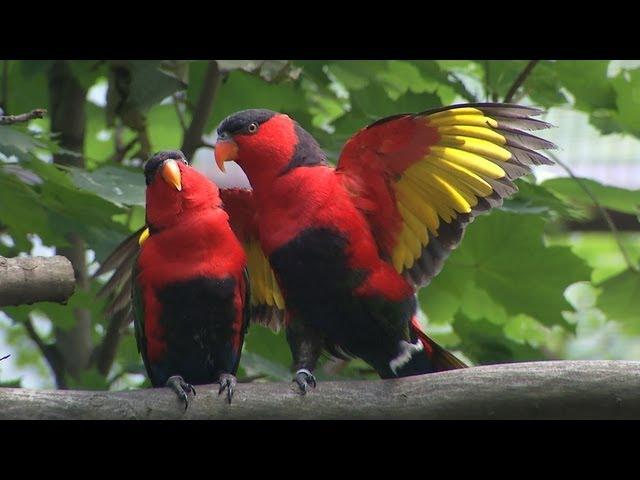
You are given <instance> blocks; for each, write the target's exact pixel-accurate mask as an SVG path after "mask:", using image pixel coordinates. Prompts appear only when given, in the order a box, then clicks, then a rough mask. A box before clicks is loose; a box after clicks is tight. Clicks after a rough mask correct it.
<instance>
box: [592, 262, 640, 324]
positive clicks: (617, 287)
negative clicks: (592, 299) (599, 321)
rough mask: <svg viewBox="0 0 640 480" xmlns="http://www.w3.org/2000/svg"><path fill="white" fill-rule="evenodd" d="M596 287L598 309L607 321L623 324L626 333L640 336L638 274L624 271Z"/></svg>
mask: <svg viewBox="0 0 640 480" xmlns="http://www.w3.org/2000/svg"><path fill="white" fill-rule="evenodd" d="M598 287H599V288H600V289H601V290H602V293H601V294H600V296H599V297H598V303H597V305H598V308H599V309H600V310H602V311H603V312H604V313H605V314H606V315H607V317H608V318H609V319H611V320H616V321H619V322H621V323H623V324H624V326H625V327H626V329H627V331H628V332H630V333H634V334H640V272H637V271H635V270H625V271H624V272H622V273H620V274H619V275H616V276H615V277H612V278H609V279H608V280H605V281H604V282H602V283H601V284H599V285H598Z"/></svg>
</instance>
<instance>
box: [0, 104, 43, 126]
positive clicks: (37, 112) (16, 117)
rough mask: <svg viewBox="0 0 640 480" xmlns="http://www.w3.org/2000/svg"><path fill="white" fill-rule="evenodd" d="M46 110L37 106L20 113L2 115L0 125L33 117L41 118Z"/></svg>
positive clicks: (24, 120) (25, 120)
mask: <svg viewBox="0 0 640 480" xmlns="http://www.w3.org/2000/svg"><path fill="white" fill-rule="evenodd" d="M46 113H47V111H46V110H45V109H43V108H37V109H35V110H31V111H30V112H27V113H21V114H20V115H2V116H0V125H12V124H14V123H22V122H28V121H29V120H33V119H34V118H43V117H44V116H45V114H46Z"/></svg>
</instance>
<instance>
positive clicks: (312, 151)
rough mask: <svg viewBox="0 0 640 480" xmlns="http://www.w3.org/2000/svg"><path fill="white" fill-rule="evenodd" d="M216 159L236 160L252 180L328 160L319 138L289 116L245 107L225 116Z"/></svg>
mask: <svg viewBox="0 0 640 480" xmlns="http://www.w3.org/2000/svg"><path fill="white" fill-rule="evenodd" d="M215 155H216V162H217V163H218V166H219V167H220V170H222V171H224V162H228V161H232V160H233V161H235V162H237V163H238V164H239V165H240V167H242V169H243V170H244V172H245V173H246V175H247V177H248V178H249V182H251V184H252V186H253V187H254V188H256V183H257V184H260V183H263V182H269V181H271V180H272V179H273V178H275V177H276V176H278V175H281V174H283V173H285V172H286V171H288V170H290V169H292V168H295V167H300V166H310V165H316V164H324V163H326V157H325V155H324V153H323V152H322V150H321V148H320V146H319V145H318V143H317V142H316V141H315V139H314V138H313V137H312V136H311V135H310V134H309V133H307V132H306V131H305V130H304V129H303V128H302V127H301V126H300V125H298V123H297V122H295V121H294V120H292V119H291V118H290V117H289V116H287V115H284V114H282V113H277V112H273V111H271V110H264V109H254V110H243V111H241V112H237V113H234V114H233V115H230V116H229V117H227V118H225V119H224V120H223V121H222V123H221V124H220V126H219V127H218V140H217V142H216V146H215Z"/></svg>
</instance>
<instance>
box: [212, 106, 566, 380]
mask: <svg viewBox="0 0 640 480" xmlns="http://www.w3.org/2000/svg"><path fill="white" fill-rule="evenodd" d="M539 113H541V111H540V110H538V109H535V108H530V107H524V106H518V105H509V104H491V103H486V104H468V105H456V106H451V107H445V108H440V109H437V110H430V111H426V112H422V113H418V114H401V115H395V116H392V117H388V118H384V119H382V120H379V121H377V122H375V123H373V124H371V125H369V126H368V127H366V128H363V129H362V130H360V131H359V132H357V133H356V134H355V135H354V136H353V137H352V138H350V139H349V140H348V141H347V143H346V144H345V146H344V148H343V150H342V153H341V155H340V158H339V161H338V164H337V167H336V168H334V167H332V166H330V165H329V164H328V163H327V160H326V156H325V154H324V152H323V151H322V150H321V148H320V147H319V145H318V143H317V142H316V141H315V139H314V138H313V137H312V136H311V135H310V134H309V133H308V132H306V131H305V130H304V129H303V128H302V127H300V125H299V124H297V123H296V122H295V121H294V120H292V119H291V118H289V117H288V116H287V115H284V114H280V113H276V112H273V111H270V110H245V111H242V112H238V113H236V114H233V115H231V116H229V117H227V118H226V119H225V120H223V121H222V123H221V124H220V126H219V128H218V140H217V143H216V146H215V156H216V161H217V162H218V165H219V167H220V168H221V170H223V171H224V162H225V161H230V160H234V161H236V162H237V163H238V164H239V165H240V166H241V167H242V169H243V170H244V172H245V173H246V175H247V177H248V179H249V182H250V183H251V186H252V189H253V198H249V194H245V196H246V197H247V198H246V201H248V202H249V201H250V202H252V212H253V215H252V216H251V218H250V219H249V220H247V219H245V220H247V222H248V223H246V224H244V225H243V228H242V229H243V236H244V239H243V240H244V243H245V245H247V244H250V245H251V248H248V258H249V270H250V274H251V275H252V279H251V283H252V287H253V290H252V291H253V292H254V293H255V299H254V303H258V304H259V303H262V304H263V306H264V307H267V308H271V309H272V308H274V307H280V306H281V305H283V304H286V311H287V312H286V319H285V320H286V333H287V339H288V342H289V345H290V347H291V351H292V354H293V360H294V368H295V369H297V373H296V377H295V381H296V382H297V383H298V385H299V387H300V389H301V391H302V393H305V392H306V391H307V389H308V387H309V386H315V384H316V381H315V377H314V376H313V374H312V371H313V369H314V368H315V366H316V362H317V360H318V358H319V355H320V353H321V351H322V350H323V348H324V349H327V350H328V351H329V352H330V353H333V354H336V355H349V356H357V357H360V358H362V359H364V360H365V361H366V362H367V363H369V364H370V365H371V366H373V367H374V368H375V369H376V371H377V372H378V374H379V375H380V376H381V377H383V378H390V377H402V376H408V375H416V374H422V373H430V372H437V371H441V370H449V369H454V368H462V367H465V365H464V364H463V363H462V362H461V361H459V360H458V359H456V358H455V357H454V356H453V355H452V354H450V353H449V352H447V351H446V350H444V349H443V348H441V347H440V346H438V345H437V344H436V343H435V342H434V341H433V340H431V339H430V338H429V337H428V336H427V335H426V334H425V333H424V332H423V331H422V329H421V328H420V325H419V323H418V319H417V316H416V309H417V305H416V296H415V293H416V289H417V288H419V287H421V286H423V285H426V284H427V283H428V282H429V281H430V280H431V279H432V278H433V277H434V276H435V275H437V273H438V272H439V271H440V269H441V268H442V264H443V262H444V260H445V259H446V257H447V256H448V255H449V253H450V252H451V251H452V250H453V249H454V248H456V247H457V246H458V244H459V242H460V241H461V239H462V235H463V233H464V230H465V228H466V225H467V224H468V223H469V222H470V221H472V220H473V218H474V217H475V216H476V215H478V214H480V213H482V212H486V211H487V210H489V209H491V208H492V207H495V206H498V205H501V203H502V200H503V199H504V198H505V197H507V196H509V195H511V194H512V193H514V192H515V191H516V190H517V189H516V187H515V186H514V184H513V183H512V180H513V179H515V178H517V177H520V176H522V175H524V174H526V173H528V172H529V171H530V167H531V166H532V165H538V164H549V163H551V162H550V161H549V160H548V159H547V158H546V157H545V156H543V155H542V154H540V153H538V152H536V151H535V150H536V149H547V148H553V147H554V145H553V144H552V143H551V142H548V141H546V140H543V139H541V138H538V137H536V136H533V135H531V134H529V133H525V132H524V131H522V130H521V129H526V130H536V129H540V128H546V127H548V126H549V124H547V123H545V122H542V121H540V120H537V119H534V118H531V117H532V116H535V115H538V114H539ZM232 218H233V215H232ZM236 220H237V221H240V220H241V219H236ZM232 221H233V220H232ZM251 236H253V242H249V243H248V242H247V238H248V237H251Z"/></svg>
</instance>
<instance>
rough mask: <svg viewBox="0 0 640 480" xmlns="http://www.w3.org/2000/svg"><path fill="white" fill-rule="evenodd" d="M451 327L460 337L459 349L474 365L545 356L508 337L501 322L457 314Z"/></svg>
mask: <svg viewBox="0 0 640 480" xmlns="http://www.w3.org/2000/svg"><path fill="white" fill-rule="evenodd" d="M453 328H454V330H455V332H456V334H457V335H458V336H459V337H460V339H461V342H460V345H459V348H460V349H461V350H462V351H463V352H464V353H465V355H466V356H467V357H469V358H470V359H472V360H473V361H474V363H476V364H493V363H508V362H514V361H521V362H524V361H536V360H544V359H545V357H544V355H543V354H542V352H541V351H540V350H538V349H537V348H534V347H532V346H531V345H529V344H527V343H519V342H517V341H514V340H512V339H510V338H508V337H507V336H506V335H505V331H504V327H502V326H501V325H495V324H493V323H490V322H488V321H486V320H475V321H474V320H471V319H469V318H468V317H466V316H465V315H462V314H459V315H457V316H456V320H455V323H454V324H453Z"/></svg>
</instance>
